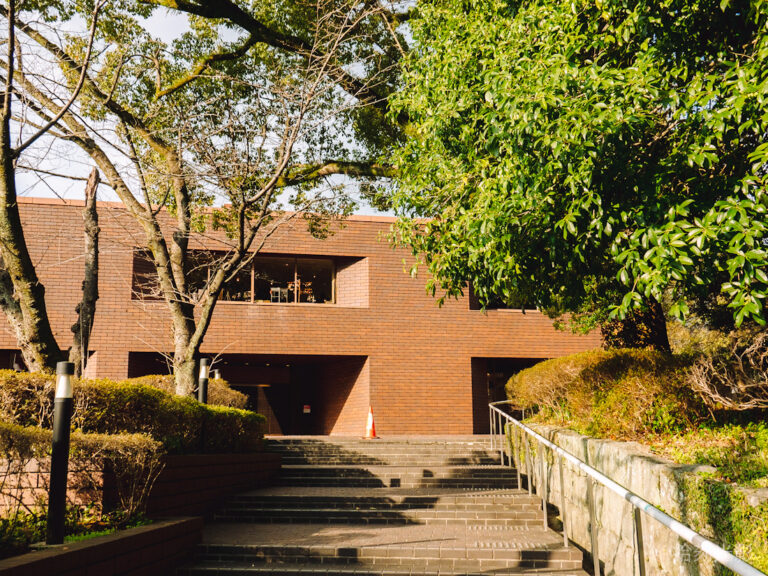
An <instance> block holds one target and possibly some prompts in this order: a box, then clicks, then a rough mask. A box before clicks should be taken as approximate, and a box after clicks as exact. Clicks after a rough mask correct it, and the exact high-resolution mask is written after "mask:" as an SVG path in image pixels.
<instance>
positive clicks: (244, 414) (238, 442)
mask: <svg viewBox="0 0 768 576" xmlns="http://www.w3.org/2000/svg"><path fill="white" fill-rule="evenodd" d="M53 382H54V376H48V375H43V374H30V373H24V372H14V371H11V370H0V417H2V418H3V419H4V420H5V421H8V422H13V423H16V424H18V425H21V426H37V427H40V428H50V427H51V421H52V415H53V393H54V384H53ZM73 390H74V402H75V409H74V414H73V425H74V426H75V427H76V428H79V429H81V430H82V431H83V432H86V433H100V434H121V433H142V434H147V435H149V436H151V437H152V438H154V439H155V440H158V441H160V442H162V444H163V446H164V447H165V449H166V450H167V451H168V452H171V453H193V452H251V451H255V450H258V449H259V447H260V445H261V444H260V443H261V438H262V436H263V430H264V422H265V419H264V417H263V416H261V415H259V414H256V413H254V412H249V411H246V410H241V409H238V408H229V407H224V406H212V405H206V404H200V403H199V402H197V401H196V400H194V399H192V398H189V397H182V396H176V395H174V394H170V393H168V392H164V391H163V390H161V389H159V388H157V387H155V386H149V385H147V384H142V383H137V382H135V381H124V382H115V381H112V380H82V381H76V382H75V383H74V386H73Z"/></svg>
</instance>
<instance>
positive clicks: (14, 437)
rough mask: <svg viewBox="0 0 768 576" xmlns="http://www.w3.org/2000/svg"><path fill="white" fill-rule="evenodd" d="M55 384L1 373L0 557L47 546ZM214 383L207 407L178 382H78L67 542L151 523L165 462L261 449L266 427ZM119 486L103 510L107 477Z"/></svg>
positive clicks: (48, 378) (238, 397) (41, 377)
mask: <svg viewBox="0 0 768 576" xmlns="http://www.w3.org/2000/svg"><path fill="white" fill-rule="evenodd" d="M54 378H55V377H54V376H53V375H50V374H40V373H21V372H14V371H10V370H4V371H0V557H6V556H10V555H14V554H19V553H23V552H25V551H27V550H29V547H30V545H31V544H33V543H35V542H39V541H41V540H43V539H44V536H45V529H46V528H45V526H46V522H45V519H46V500H47V481H48V472H49V470H50V451H51V430H50V428H51V424H52V417H53V394H54ZM212 382H214V384H213V386H212V388H211V400H212V401H219V402H221V403H222V404H225V405H203V404H200V403H198V402H197V401H195V400H193V399H192V398H189V397H180V396H176V395H174V394H173V393H172V391H167V390H163V388H168V389H170V390H172V383H173V380H172V378H171V377H163V376H147V377H143V378H139V379H132V380H126V381H122V382H115V381H110V380H106V379H100V380H75V382H74V386H73V390H74V399H75V409H74V415H73V428H74V430H73V432H72V445H71V455H70V466H69V468H70V474H69V487H70V489H71V490H72V494H73V495H74V494H76V495H77V500H72V499H70V500H71V501H70V502H69V503H68V512H67V514H68V515H67V528H66V531H67V534H68V536H69V537H74V538H77V539H82V538H87V537H94V536H97V535H100V534H103V533H108V532H110V531H114V530H116V529H122V528H126V527H131V526H135V525H140V524H141V523H144V522H146V519H145V518H144V517H143V510H144V506H145V503H146V499H147V497H148V495H149V492H150V490H151V488H152V485H153V483H154V481H155V479H156V478H157V476H158V475H159V474H160V472H161V471H162V468H163V465H164V464H163V462H164V456H165V455H166V454H168V453H175V454H183V453H199V452H212V453H213V452H216V453H218V452H249V451H256V450H259V449H260V448H261V439H262V435H263V424H264V418H263V417H262V416H261V415H259V414H256V413H254V412H250V411H247V410H243V409H241V408H235V407H232V406H233V405H235V406H236V405H240V406H242V405H245V402H246V400H247V398H246V397H245V396H244V395H242V394H240V393H239V392H236V391H234V390H231V389H230V388H229V387H228V386H227V385H226V383H225V382H223V381H218V382H217V381H212ZM105 471H108V472H109V473H110V474H111V475H112V476H113V477H114V482H115V494H114V504H113V506H114V508H113V509H110V510H104V509H103V508H102V506H101V488H102V484H103V478H102V474H103V473H104V472H105Z"/></svg>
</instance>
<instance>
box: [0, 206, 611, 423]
mask: <svg viewBox="0 0 768 576" xmlns="http://www.w3.org/2000/svg"><path fill="white" fill-rule="evenodd" d="M80 210H81V207H80V206H78V205H74V204H64V203H62V202H61V201H51V200H37V201H30V200H22V206H21V212H22V219H23V221H24V223H25V231H26V236H27V241H28V243H29V246H30V250H31V252H32V255H33V259H34V261H35V262H36V264H37V269H38V273H39V275H40V277H41V279H42V281H43V282H44V284H45V285H46V289H47V300H48V307H49V314H50V317H51V322H52V324H53V329H54V333H55V334H56V337H57V338H58V339H59V342H60V344H61V345H62V346H68V345H69V343H70V341H71V332H70V326H71V324H72V322H73V320H74V317H75V315H74V308H75V305H76V303H77V301H78V299H79V296H80V285H81V281H82V274H83V258H82V251H83V240H82V232H81V227H82V224H81V217H80ZM99 215H100V224H101V228H102V238H101V248H102V255H101V274H100V286H99V289H100V295H101V298H100V299H99V302H98V308H97V315H96V323H95V327H94V333H93V336H92V339H91V348H92V349H93V350H95V351H96V354H95V357H94V359H93V361H94V362H96V363H97V367H96V369H95V372H96V373H97V375H98V376H104V377H112V378H121V377H125V376H126V375H127V372H128V353H129V352H130V351H136V352H158V351H167V350H170V349H171V348H172V346H171V333H170V324H169V319H168V315H167V312H166V308H165V304H164V303H163V302H148V303H147V302H140V301H135V300H131V298H130V291H131V263H132V256H133V254H132V249H133V247H134V246H141V245H142V241H143V233H142V232H141V231H140V229H139V228H138V227H137V226H136V225H135V223H134V222H133V220H132V219H131V217H130V216H128V215H127V214H125V212H124V211H123V210H121V209H120V208H119V206H116V205H108V204H102V205H100V208H99ZM390 223H391V220H390V219H387V218H366V217H356V218H355V217H353V218H351V219H350V220H348V221H347V222H346V223H345V226H344V227H343V228H340V229H339V230H338V231H337V232H336V233H335V234H333V235H332V236H330V237H329V238H327V239H325V240H319V239H315V238H312V237H311V236H310V235H309V234H308V233H307V232H306V229H305V227H304V225H303V224H302V223H301V222H300V221H294V222H292V223H291V224H289V225H287V226H285V227H283V228H282V229H280V230H279V231H278V232H276V233H275V234H274V235H273V236H272V237H271V238H270V239H269V240H268V241H267V243H266V245H265V247H264V249H263V251H264V252H270V253H276V254H280V253H284V254H296V255H301V254H306V255H330V256H335V257H346V258H350V259H357V263H355V264H353V265H352V266H350V267H348V268H341V270H340V272H341V274H340V276H341V278H340V280H341V284H340V285H339V296H340V302H341V301H343V302H357V304H355V305H352V304H346V305H342V304H339V305H336V306H331V305H312V304H243V303H236V302H220V303H219V304H218V306H217V308H216V312H215V313H214V317H213V321H212V323H211V326H210V330H209V333H208V335H207V336H206V340H205V342H204V344H203V352H204V353H206V354H214V353H219V352H221V351H226V353H231V354H270V355H271V354H274V355H296V354H312V355H334V356H345V355H347V356H358V357H359V356H363V357H367V358H368V361H367V363H366V367H365V371H367V373H368V382H369V385H368V390H367V391H366V390H365V386H360V387H359V388H358V387H357V385H355V386H354V387H353V393H352V394H351V396H350V401H351V403H350V405H349V406H346V405H345V407H344V409H343V410H342V411H341V413H340V416H339V419H338V424H337V426H338V430H339V432H341V431H342V430H344V433H350V434H355V435H357V434H359V433H360V432H359V430H361V429H364V426H365V415H364V413H363V410H362V406H363V405H364V403H365V401H364V399H365V397H366V395H368V396H369V398H370V400H369V402H370V404H371V405H372V406H373V409H374V413H375V416H376V426H377V432H379V433H380V434H384V435H386V434H419V433H425V434H429V433H435V432H442V433H456V434H466V433H472V431H473V402H472V384H471V382H472V378H471V358H473V357H488V358H493V357H502V358H503V357H510V358H551V357H555V356H561V355H564V354H569V353H572V352H576V351H579V350H584V349H587V348H592V347H594V346H596V345H598V343H599V336H598V335H596V334H595V335H590V336H576V335H573V334H570V333H566V332H558V331H556V330H554V328H553V327H552V323H551V322H550V320H549V319H548V318H546V317H545V316H543V315H542V314H540V313H538V312H535V311H530V312H527V313H525V314H523V313H521V312H519V311H514V310H491V311H488V312H487V313H483V312H481V311H477V310H470V309H469V303H468V301H467V299H459V300H450V301H448V302H447V303H446V304H445V305H444V306H443V307H442V308H438V306H437V305H436V303H435V300H434V299H433V298H432V297H430V296H428V295H427V294H426V292H425V290H424V283H425V281H426V277H425V276H424V275H423V274H419V275H418V276H417V277H415V278H411V277H410V276H409V275H408V274H406V273H405V272H404V270H403V259H404V258H405V259H406V260H409V261H410V260H411V258H410V257H409V255H408V253H407V252H406V251H404V250H392V248H391V247H390V246H389V245H388V244H387V242H386V241H385V240H382V239H381V238H382V236H384V235H385V234H386V232H387V231H388V230H389V226H390ZM195 244H196V245H198V246H204V247H206V248H209V249H214V248H221V247H222V245H221V244H217V241H216V240H215V239H211V238H206V239H204V240H200V239H194V241H193V245H195ZM360 259H362V260H360ZM365 269H367V287H368V290H367V302H366V300H365V298H364V297H363V296H360V295H359V294H358V295H357V296H355V297H354V298H352V296H350V297H349V298H350V299H351V300H347V298H348V296H347V294H348V293H347V292H345V291H344V289H342V285H344V284H345V283H346V282H347V274H348V273H349V274H350V275H352V274H357V278H358V279H357V280H355V281H353V282H351V284H348V285H357V286H358V287H359V286H361V285H365V275H366V274H365ZM361 278H362V280H360V279H361ZM337 282H339V278H338V277H337ZM15 347H16V345H15V341H14V338H13V335H12V333H11V331H10V329H9V328H6V329H5V331H3V333H2V334H0V348H6V349H11V348H15ZM475 403H477V400H476V401H475ZM365 408H366V411H367V407H365ZM355 420H359V421H358V422H355ZM335 430H336V425H335V426H334V428H333V431H335Z"/></svg>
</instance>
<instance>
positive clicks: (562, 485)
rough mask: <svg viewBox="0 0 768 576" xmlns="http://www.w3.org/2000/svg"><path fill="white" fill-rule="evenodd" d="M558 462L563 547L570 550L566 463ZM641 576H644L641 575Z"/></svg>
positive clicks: (559, 460) (560, 459)
mask: <svg viewBox="0 0 768 576" xmlns="http://www.w3.org/2000/svg"><path fill="white" fill-rule="evenodd" d="M555 457H556V455H555ZM557 462H558V468H559V469H560V518H561V519H562V521H563V545H564V546H565V547H566V548H568V545H569V544H570V542H569V541H568V521H567V519H566V517H565V482H564V480H563V466H565V463H564V462H563V459H562V458H558V460H557ZM640 576H644V575H642V574H641V575H640Z"/></svg>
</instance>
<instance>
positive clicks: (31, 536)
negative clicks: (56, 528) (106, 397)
mask: <svg viewBox="0 0 768 576" xmlns="http://www.w3.org/2000/svg"><path fill="white" fill-rule="evenodd" d="M51 439H52V432H51V431H50V430H45V429H42V428H38V427H35V426H19V425H17V424H11V423H8V422H3V421H0V460H2V462H3V466H2V467H0V502H1V504H2V510H3V517H2V518H0V558H4V557H7V556H12V555H14V554H20V553H22V552H25V551H27V550H28V548H29V545H30V544H31V543H33V542H37V541H40V540H41V539H42V538H43V537H44V535H45V525H46V513H45V512H46V501H45V498H46V494H47V489H48V485H47V482H48V479H49V476H48V475H49V473H50V466H51ZM164 453H165V451H164V450H163V447H162V445H161V443H160V442H158V441H156V440H153V439H152V438H150V437H149V436H147V435H144V434H114V435H113V434H84V433H82V432H80V431H74V432H73V433H72V436H71V450H70V457H69V482H68V488H69V490H72V491H73V492H74V493H76V494H77V497H78V501H79V502H80V503H82V502H83V501H86V502H89V501H91V499H92V500H93V504H92V505H88V506H82V505H77V503H76V502H69V503H68V509H67V527H66V531H67V533H68V534H78V533H83V532H88V531H90V530H93V529H94V528H96V529H103V528H104V527H112V528H117V527H122V526H123V525H126V524H129V523H131V522H133V521H135V519H136V518H140V515H141V513H142V512H143V510H144V507H145V504H146V501H147V497H148V496H149V491H150V489H151V487H152V485H153V483H154V481H155V480H156V479H157V476H158V475H159V474H160V472H161V471H162V469H163V455H164ZM105 464H106V465H109V466H110V468H111V469H112V471H113V473H114V478H115V480H116V490H117V494H116V496H117V501H116V504H117V509H116V510H114V511H111V512H110V513H109V514H104V510H102V509H101V506H100V504H99V502H100V501H99V499H98V495H99V494H100V491H101V488H102V472H103V470H104V467H105ZM36 472H39V474H37V473H36Z"/></svg>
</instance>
